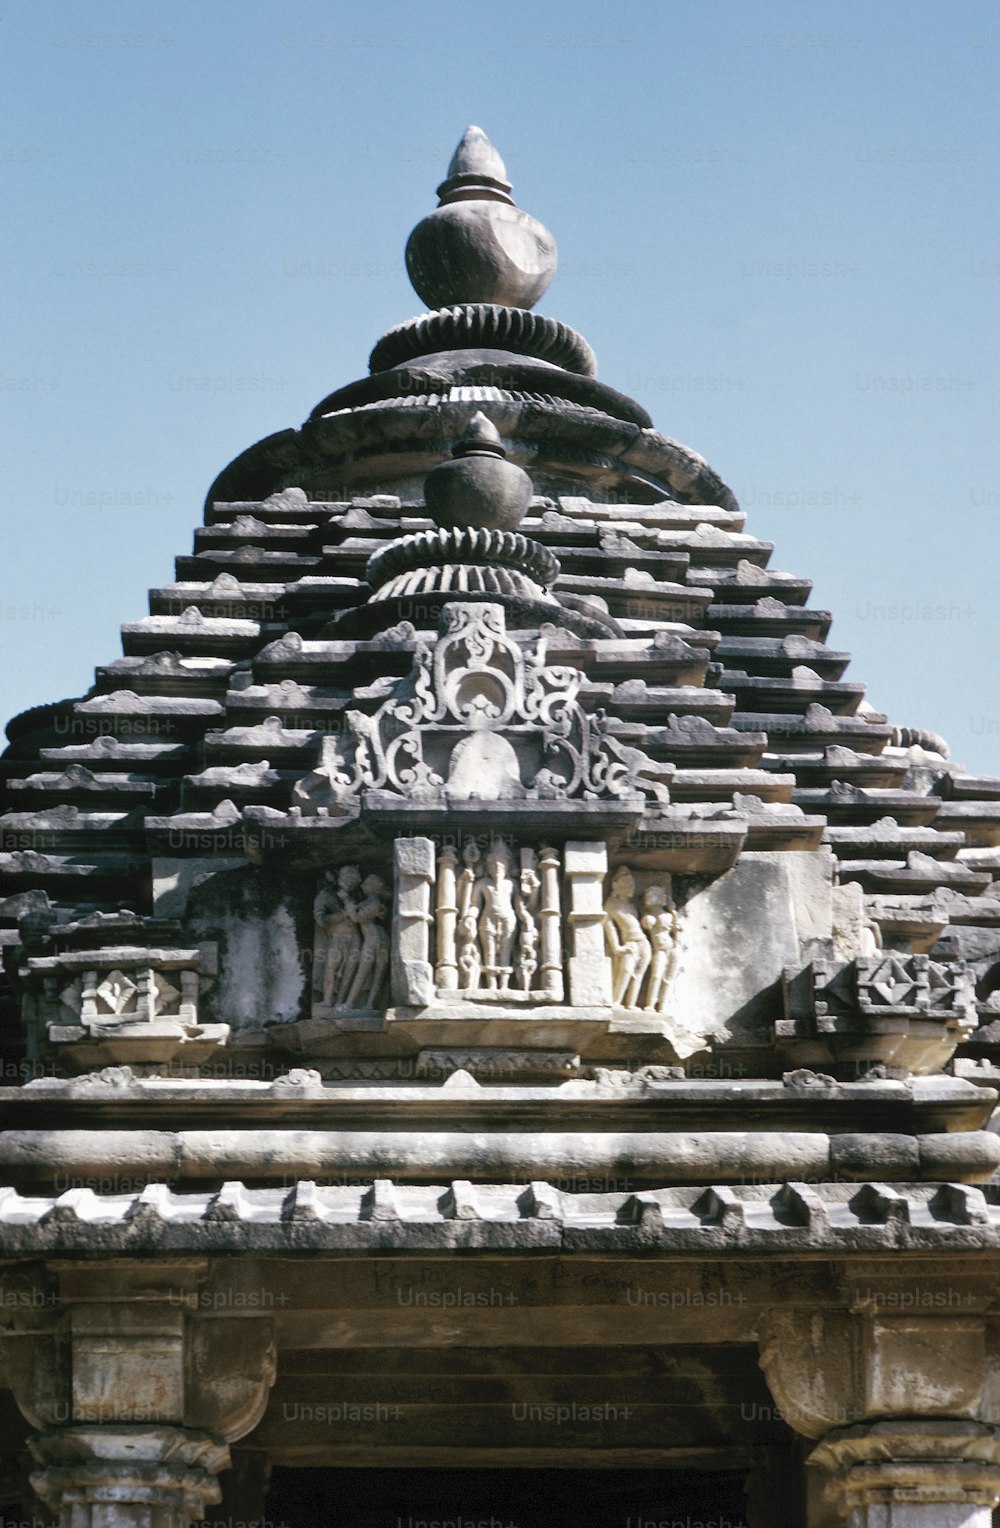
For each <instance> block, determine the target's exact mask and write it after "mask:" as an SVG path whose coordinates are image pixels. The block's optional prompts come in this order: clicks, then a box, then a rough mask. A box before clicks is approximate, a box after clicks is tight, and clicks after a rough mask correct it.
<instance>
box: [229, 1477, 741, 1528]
mask: <svg viewBox="0 0 1000 1528" xmlns="http://www.w3.org/2000/svg"><path fill="white" fill-rule="evenodd" d="M745 1479H746V1472H745V1471H743V1470H741V1471H739V1472H732V1471H712V1472H709V1471H704V1470H703V1471H697V1470H691V1471H683V1472H680V1471H674V1470H620V1469H618V1470H616V1469H609V1470H596V1469H582V1470H556V1469H540V1470H524V1469H502V1470H474V1469H468V1470H461V1469H459V1470H455V1469H442V1470H432V1469H421V1470H408V1469H399V1470H394V1469H377V1470H346V1469H345V1470H340V1469H334V1470H321V1469H288V1468H280V1467H276V1468H275V1470H274V1472H273V1475H272V1478H271V1489H270V1493H269V1495H268V1498H267V1511H266V1520H265V1523H264V1525H263V1528H699V1525H701V1528H747V1518H746V1495H745V1491H744V1482H745ZM210 1521H211V1520H210V1519H209V1522H210Z"/></svg>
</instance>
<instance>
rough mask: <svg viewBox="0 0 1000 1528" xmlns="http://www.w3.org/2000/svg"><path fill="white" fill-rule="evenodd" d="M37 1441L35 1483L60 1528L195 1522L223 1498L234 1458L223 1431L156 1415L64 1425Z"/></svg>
mask: <svg viewBox="0 0 1000 1528" xmlns="http://www.w3.org/2000/svg"><path fill="white" fill-rule="evenodd" d="M29 1446H30V1448H31V1452H32V1455H33V1456H34V1458H35V1460H36V1461H37V1463H38V1465H39V1466H40V1468H39V1469H38V1470H36V1471H35V1473H34V1474H33V1475H32V1477H31V1484H32V1486H33V1487H34V1489H35V1491H36V1493H37V1495H38V1496H39V1497H40V1498H41V1500H42V1501H43V1502H45V1504H46V1505H47V1506H48V1507H51V1508H52V1509H54V1511H55V1512H56V1513H57V1514H58V1522H59V1525H60V1528H187V1525H188V1524H189V1523H190V1522H193V1521H197V1520H198V1519H200V1518H203V1517H204V1516H205V1508H206V1507H207V1506H210V1505H213V1504H214V1503H215V1502H218V1501H220V1500H221V1496H222V1493H221V1491H220V1490H219V1485H218V1481H217V1479H216V1476H217V1475H218V1473H219V1471H220V1470H222V1469H225V1467H226V1466H227V1465H228V1463H229V1450H228V1448H227V1447H226V1445H225V1444H224V1443H220V1442H219V1441H218V1439H217V1438H213V1437H211V1436H210V1435H209V1434H207V1433H203V1432H197V1431H195V1430H193V1429H189V1428H184V1427H160V1426H157V1425H156V1424H155V1423H150V1424H146V1425H138V1424H137V1425H133V1426H127V1425H125V1426H107V1427H101V1426H93V1427H90V1426H80V1427H63V1428H59V1429H57V1430H54V1431H52V1432H44V1433H40V1434H38V1435H37V1436H36V1437H34V1438H32V1439H31V1442H30V1445H29Z"/></svg>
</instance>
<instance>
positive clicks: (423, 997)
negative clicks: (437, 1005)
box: [392, 838, 434, 1007]
mask: <svg viewBox="0 0 1000 1528" xmlns="http://www.w3.org/2000/svg"><path fill="white" fill-rule="evenodd" d="M393 864H394V867H395V871H396V905H395V916H394V918H393V930H392V1000H393V1002H394V1003H399V1004H402V1005H403V1006H405V1007H422V1006H423V1004H425V1003H429V1002H432V1001H433V998H434V968H433V966H432V965H431V938H430V931H431V924H432V923H433V921H434V919H433V914H432V913H431V892H432V890H433V886H434V845H433V843H432V842H431V840H430V839H429V838H397V839H396V841H395V844H394V845H393Z"/></svg>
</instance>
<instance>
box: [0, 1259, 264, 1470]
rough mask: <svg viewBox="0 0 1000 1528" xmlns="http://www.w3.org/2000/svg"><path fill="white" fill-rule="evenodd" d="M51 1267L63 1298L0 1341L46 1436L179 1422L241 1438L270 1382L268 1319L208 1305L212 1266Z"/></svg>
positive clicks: (12, 1378) (8, 1369)
mask: <svg viewBox="0 0 1000 1528" xmlns="http://www.w3.org/2000/svg"><path fill="white" fill-rule="evenodd" d="M52 1268H53V1271H54V1272H55V1273H56V1275H57V1278H58V1285H59V1289H58V1295H54V1296H53V1301H52V1303H51V1304H48V1305H47V1306H46V1307H44V1309H43V1311H42V1312H41V1313H40V1314H39V1313H34V1312H29V1313H28V1316H26V1317H25V1318H24V1320H23V1321H22V1322H20V1323H17V1322H11V1323H10V1328H9V1329H8V1330H7V1331H6V1332H5V1333H4V1334H2V1341H0V1356H2V1357H3V1360H4V1364H3V1377H4V1383H5V1384H6V1385H8V1386H9V1388H10V1389H11V1390H12V1391H13V1393H14V1397H15V1399H16V1401H17V1403H18V1405H19V1407H20V1409H21V1411H22V1412H23V1413H24V1415H25V1417H26V1418H27V1419H28V1421H29V1422H30V1423H31V1424H32V1425H33V1426H34V1427H36V1428H37V1429H39V1431H40V1433H42V1435H47V1434H48V1431H49V1430H53V1429H64V1428H67V1427H68V1428H70V1429H73V1430H75V1431H79V1429H81V1428H83V1429H84V1430H86V1429H88V1428H90V1429H95V1428H96V1429H97V1430H102V1429H104V1428H108V1429H109V1430H110V1432H111V1433H116V1432H122V1431H123V1430H124V1431H128V1429H130V1428H135V1427H138V1428H139V1429H140V1430H141V1429H143V1428H153V1429H162V1428H168V1429H169V1428H180V1429H188V1430H190V1429H194V1430H196V1431H197V1432H198V1433H199V1435H200V1434H202V1433H204V1434H206V1435H208V1434H211V1435H213V1436H215V1437H216V1438H220V1439H224V1440H225V1441H226V1442H235V1441H236V1440H237V1439H239V1438H243V1437H245V1436H246V1435H247V1433H249V1432H250V1431H251V1430H252V1429H253V1428H254V1427H255V1426H256V1425H257V1423H258V1422H259V1420H260V1418H261V1417H262V1416H263V1413H264V1410H265V1407H266V1405H267V1399H268V1394H269V1392H270V1388H271V1385H272V1384H273V1383H274V1376H275V1369H276V1355H275V1340H274V1327H273V1322H272V1320H271V1318H270V1316H268V1315H263V1314H253V1315H245V1314H242V1313H241V1314H232V1313H226V1314H217V1313H215V1312H214V1311H213V1312H204V1313H203V1312H202V1311H201V1310H200V1308H199V1303H198V1288H199V1285H200V1282H201V1280H202V1279H203V1278H204V1276H205V1274H206V1272H207V1265H206V1264H204V1263H188V1262H177V1263H171V1262H163V1263H159V1264H157V1266H156V1267H155V1268H150V1267H148V1266H144V1265H142V1264H136V1263H133V1262H131V1261H124V1260H123V1261H122V1262H121V1263H113V1262H112V1263H101V1264H97V1263H86V1264H83V1263H81V1264H75V1263H61V1264H55V1265H52ZM29 1318H30V1319H29ZM53 1436H55V1432H53Z"/></svg>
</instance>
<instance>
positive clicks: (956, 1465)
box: [810, 1418, 1000, 1528]
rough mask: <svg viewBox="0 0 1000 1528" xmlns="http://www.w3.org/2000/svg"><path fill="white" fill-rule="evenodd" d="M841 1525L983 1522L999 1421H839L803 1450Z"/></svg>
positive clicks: (988, 1516) (986, 1525) (877, 1527)
mask: <svg viewBox="0 0 1000 1528" xmlns="http://www.w3.org/2000/svg"><path fill="white" fill-rule="evenodd" d="M810 1462H811V1463H814V1464H815V1465H818V1466H821V1467H822V1468H824V1469H826V1470H827V1471H828V1472H829V1479H828V1484H827V1487H826V1492H825V1494H826V1497H827V1499H828V1500H830V1501H832V1502H834V1503H835V1504H836V1506H837V1507H838V1508H839V1510H840V1513H841V1521H842V1522H843V1523H844V1524H845V1528H991V1524H992V1522H993V1508H994V1507H996V1506H997V1505H998V1503H1000V1429H998V1428H996V1427H990V1426H987V1425H986V1424H985V1423H983V1422H963V1421H957V1420H955V1421H953V1420H942V1421H916V1420H912V1419H909V1418H907V1419H901V1420H892V1421H884V1422H873V1423H871V1424H870V1425H863V1424H862V1425H859V1426H854V1427H844V1428H840V1429H838V1430H835V1431H834V1432H832V1433H830V1434H829V1435H828V1436H827V1437H826V1438H825V1439H824V1440H823V1442H822V1443H821V1444H820V1445H819V1447H818V1448H817V1449H815V1450H814V1451H813V1453H812V1455H811V1456H810Z"/></svg>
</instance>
